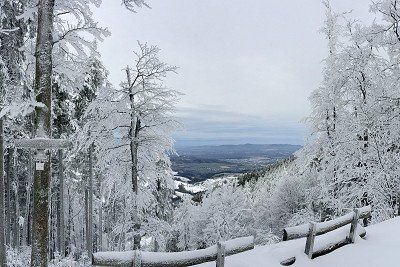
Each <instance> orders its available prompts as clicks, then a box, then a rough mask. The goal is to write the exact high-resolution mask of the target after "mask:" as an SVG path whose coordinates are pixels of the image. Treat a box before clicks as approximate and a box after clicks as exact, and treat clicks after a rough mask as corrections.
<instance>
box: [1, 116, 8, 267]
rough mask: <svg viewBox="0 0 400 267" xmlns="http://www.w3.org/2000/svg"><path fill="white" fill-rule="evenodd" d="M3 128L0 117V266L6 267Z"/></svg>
mask: <svg viewBox="0 0 400 267" xmlns="http://www.w3.org/2000/svg"><path fill="white" fill-rule="evenodd" d="M4 193H5V186H4V129H3V119H0V267H6V262H7V261H6V240H5V235H4V234H5V218H4V215H5V210H4Z"/></svg>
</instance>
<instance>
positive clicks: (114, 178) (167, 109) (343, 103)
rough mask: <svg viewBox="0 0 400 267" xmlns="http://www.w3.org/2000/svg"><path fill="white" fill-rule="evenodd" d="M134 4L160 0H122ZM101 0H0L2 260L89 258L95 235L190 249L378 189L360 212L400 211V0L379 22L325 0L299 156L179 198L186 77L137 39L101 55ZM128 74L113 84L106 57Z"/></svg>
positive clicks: (133, 244)
mask: <svg viewBox="0 0 400 267" xmlns="http://www.w3.org/2000/svg"><path fill="white" fill-rule="evenodd" d="M114 2H115V3H114V4H115V5H123V6H124V7H125V8H126V9H127V10H129V11H131V13H132V16H135V15H136V13H140V12H141V11H142V10H144V9H150V12H151V1H150V0H149V1H144V0H120V1H114ZM101 4H102V3H101V0H0V10H1V11H0V90H1V94H0V99H1V100H0V102H1V112H0V146H1V147H2V149H0V156H1V159H2V160H0V173H1V174H2V175H0V266H1V267H5V266H18V267H22V266H32V267H39V266H40V267H43V266H91V264H92V262H91V261H92V254H93V253H95V252H99V251H132V250H141V251H151V252H180V251H191V250H198V249H204V248H207V247H209V246H212V245H214V244H216V243H217V242H219V241H220V240H229V239H233V238H238V237H244V236H253V237H254V241H255V244H256V245H257V246H262V245H269V244H274V243H276V242H279V241H280V240H281V237H282V229H283V228H285V227H288V226H296V225H299V224H302V223H308V222H310V221H317V222H323V221H326V220H330V219H334V218H336V217H338V216H341V215H343V214H345V213H346V212H348V211H352V210H353V208H356V207H363V206H367V205H370V206H371V207H372V216H371V218H370V219H365V225H366V224H377V223H380V222H383V221H385V220H388V219H391V218H394V217H396V216H399V215H400V165H399V162H400V145H399V143H400V91H399V90H400V25H399V23H400V2H399V1H397V0H377V1H374V2H371V3H367V1H366V3H365V4H366V5H370V9H369V10H370V16H371V18H374V17H376V18H377V19H375V20H374V21H373V22H371V23H369V24H368V23H364V22H360V21H359V20H357V19H355V18H354V17H353V14H352V13H351V12H339V11H337V10H336V9H335V8H334V6H333V7H332V6H331V3H330V2H329V1H328V0H324V1H322V5H323V6H324V9H325V14H321V16H325V17H324V25H321V34H322V35H323V37H324V38H325V39H326V41H327V45H328V47H327V48H328V49H327V51H328V54H327V55H326V58H325V59H324V61H323V69H322V70H321V71H322V73H323V81H322V83H321V84H320V86H319V87H318V88H315V89H314V90H313V92H312V94H311V95H310V96H309V100H310V105H311V107H312V108H311V110H312V112H311V113H310V114H309V116H308V117H307V118H306V119H305V122H304V123H305V124H306V125H307V127H309V129H310V134H309V135H308V136H307V138H306V140H305V143H304V145H303V146H302V148H301V149H300V150H298V151H297V152H296V153H295V155H294V157H292V158H288V159H285V160H280V161H277V162H275V163H273V164H270V165H268V166H267V167H266V168H264V169H263V170H262V171H258V172H256V173H252V174H244V175H241V176H239V177H238V178H237V179H231V180H229V181H226V182H224V183H218V184H215V186H213V187H212V188H210V189H209V190H207V191H205V192H203V193H202V194H200V195H197V197H191V196H183V197H181V199H180V201H174V199H175V198H174V196H175V194H176V193H175V183H174V175H175V172H174V171H173V170H172V167H171V160H170V157H171V155H174V154H175V148H174V138H173V134H174V133H175V132H176V131H180V130H181V129H184V127H185V125H184V124H183V123H181V122H180V121H179V119H178V117H177V116H176V106H177V103H178V102H179V99H180V97H181V95H182V94H181V92H180V91H179V88H170V86H169V85H168V84H167V83H166V82H165V81H166V79H167V78H168V77H170V76H173V75H176V76H177V77H178V79H179V73H178V72H179V71H178V67H179V66H175V65H174V62H165V60H164V59H163V56H162V53H163V50H162V48H159V47H158V46H157V44H151V43H147V42H146V40H138V41H137V43H135V44H132V51H126V54H127V56H126V63H125V65H123V66H120V68H119V69H117V70H115V69H113V70H110V69H106V67H105V66H104V64H103V62H102V57H101V54H100V53H99V51H98V44H99V43H101V42H102V41H103V40H104V39H105V38H107V37H108V36H109V35H110V31H109V30H108V29H107V27H106V26H107V25H105V26H103V25H101V21H100V22H98V21H95V20H94V18H93V16H92V10H93V9H95V8H97V7H99V6H100V5H101ZM116 71H119V72H121V73H122V74H123V76H121V77H124V79H123V80H121V81H120V83H119V84H112V83H111V82H110V81H109V79H108V76H109V73H110V72H116Z"/></svg>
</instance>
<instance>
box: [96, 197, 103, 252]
mask: <svg viewBox="0 0 400 267" xmlns="http://www.w3.org/2000/svg"><path fill="white" fill-rule="evenodd" d="M99 196H101V194H99ZM97 250H98V251H103V202H102V200H101V199H100V204H99V240H98V248H97Z"/></svg>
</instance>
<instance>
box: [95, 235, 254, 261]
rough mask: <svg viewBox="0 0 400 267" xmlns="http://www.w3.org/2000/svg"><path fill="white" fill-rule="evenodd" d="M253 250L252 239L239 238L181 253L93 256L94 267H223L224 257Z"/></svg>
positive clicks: (108, 253)
mask: <svg viewBox="0 0 400 267" xmlns="http://www.w3.org/2000/svg"><path fill="white" fill-rule="evenodd" d="M253 248H254V237H252V236H249V237H241V238H236V239H232V240H228V241H225V242H218V244H217V245H214V246H211V247H208V248H205V249H199V250H194V251H183V252H141V251H125V252H114V251H110V252H97V253H94V254H93V258H92V265H94V266H116V267H119V266H129V267H132V266H134V267H183V266H192V265H196V264H201V263H205V262H211V261H217V266H218V267H223V266H224V262H225V256H230V255H234V254H238V253H241V252H244V251H247V250H251V249H253Z"/></svg>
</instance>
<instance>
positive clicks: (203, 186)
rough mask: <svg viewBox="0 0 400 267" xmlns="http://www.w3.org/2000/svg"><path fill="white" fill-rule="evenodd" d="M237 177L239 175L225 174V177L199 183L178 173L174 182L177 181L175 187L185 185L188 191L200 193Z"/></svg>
mask: <svg viewBox="0 0 400 267" xmlns="http://www.w3.org/2000/svg"><path fill="white" fill-rule="evenodd" d="M236 178H237V176H235V175H225V176H223V177H219V178H212V179H207V180H205V181H203V182H198V183H193V184H192V183H190V179H188V178H186V177H182V176H177V175H176V176H175V180H174V183H175V189H178V188H179V186H180V185H183V186H184V188H185V189H186V190H187V191H188V192H191V193H198V192H203V191H207V190H210V189H213V188H214V187H216V186H221V185H222V184H224V183H227V182H230V181H232V180H233V179H236ZM178 193H179V192H178ZM181 194H182V193H181ZM177 195H179V194H177Z"/></svg>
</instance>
